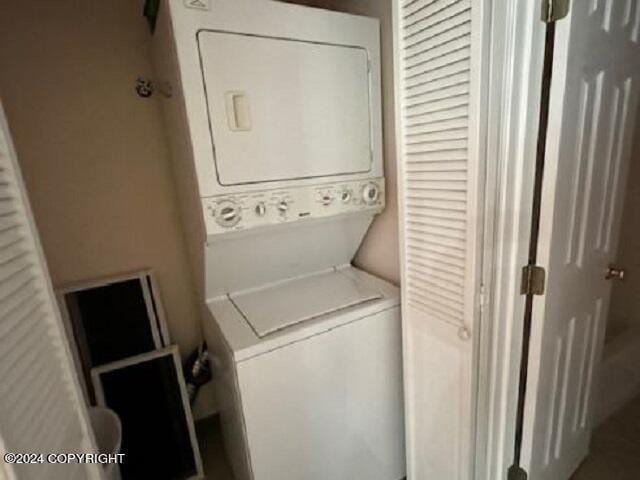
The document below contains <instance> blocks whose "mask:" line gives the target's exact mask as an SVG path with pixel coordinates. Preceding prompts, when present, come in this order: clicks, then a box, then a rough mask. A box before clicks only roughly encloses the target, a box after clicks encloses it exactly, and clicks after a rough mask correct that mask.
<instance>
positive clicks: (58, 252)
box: [0, 0, 201, 355]
mask: <svg viewBox="0 0 640 480" xmlns="http://www.w3.org/2000/svg"><path fill="white" fill-rule="evenodd" d="M0 65H1V67H0V96H1V97H2V100H3V102H4V104H5V108H6V110H7V116H8V118H9V123H10V125H11V129H12V134H13V137H14V141H15V143H16V148H17V151H18V157H19V161H20V165H21V168H22V171H23V174H24V178H25V183H26V186H27V189H28V192H29V196H30V200H31V204H32V208H33V211H34V215H35V219H36V224H37V226H38V229H39V232H40V236H41V238H42V243H43V247H44V251H45V254H46V257H47V261H48V265H49V269H50V273H51V276H52V278H53V281H54V284H55V285H61V284H65V283H68V282H72V281H77V280H82V279H87V278H95V277H103V276H108V275H111V274H114V273H119V272H126V271H131V270H135V269H138V268H141V267H150V268H153V269H154V270H155V272H156V273H157V278H158V281H159V284H160V289H161V293H162V299H163V303H164V306H165V309H166V313H167V320H168V324H169V329H170V333H171V337H172V340H173V341H174V342H175V343H178V345H179V346H180V347H181V352H182V354H183V355H185V354H186V353H188V351H189V350H191V349H192V348H194V347H195V346H196V344H197V342H198V341H199V339H200V337H201V333H200V325H199V320H198V315H199V310H198V308H197V303H196V298H195V294H194V291H193V288H192V282H191V278H190V273H189V271H188V263H187V259H186V256H185V253H184V250H185V249H184V244H183V238H182V231H181V227H180V219H179V217H178V212H177V207H176V199H175V193H174V186H173V181H172V177H171V173H170V164H169V156H168V150H167V146H166V144H165V139H164V132H163V125H162V120H161V115H160V107H159V104H158V103H159V102H158V98H154V97H151V98H149V99H142V98H140V97H138V96H137V95H136V93H135V90H134V82H135V79H136V77H137V76H138V75H151V68H152V67H151V55H150V36H149V32H148V28H147V25H146V23H145V20H144V18H143V17H142V16H141V10H140V4H139V2H137V1H131V0H114V1H109V2H103V1H98V0H91V1H85V2H72V1H69V0H64V1H56V2H51V1H48V0H36V1H30V2H5V3H4V4H3V6H2V15H0Z"/></svg>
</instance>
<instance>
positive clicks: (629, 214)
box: [607, 112, 640, 336]
mask: <svg viewBox="0 0 640 480" xmlns="http://www.w3.org/2000/svg"><path fill="white" fill-rule="evenodd" d="M639 114H640V112H639ZM636 125H637V127H636V142H635V148H634V153H633V155H632V158H631V166H630V169H629V175H628V176H627V191H626V194H625V203H624V213H623V215H622V230H621V235H620V243H619V246H618V256H617V260H616V263H617V264H618V265H620V266H622V267H623V268H625V269H626V271H627V278H626V280H625V281H624V282H616V283H615V284H614V287H613V296H612V298H611V308H610V315H609V325H608V329H609V331H608V332H607V333H608V335H609V336H615V334H616V333H617V332H621V331H623V330H624V329H625V328H626V327H629V326H633V327H640V115H638V122H637V124H636Z"/></svg>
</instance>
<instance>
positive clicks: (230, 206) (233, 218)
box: [216, 200, 242, 228]
mask: <svg viewBox="0 0 640 480" xmlns="http://www.w3.org/2000/svg"><path fill="white" fill-rule="evenodd" d="M241 219H242V211H241V209H240V207H239V206H238V205H237V204H236V203H235V202H234V201H233V200H223V201H221V202H219V203H218V205H217V207H216V222H218V225H220V226H221V227H225V228H231V227H233V226H235V225H237V224H238V222H239V221H240V220H241Z"/></svg>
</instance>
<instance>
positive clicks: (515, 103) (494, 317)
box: [475, 0, 546, 480]
mask: <svg viewBox="0 0 640 480" xmlns="http://www.w3.org/2000/svg"><path fill="white" fill-rule="evenodd" d="M545 31H546V24H545V23H544V22H543V21H542V20H541V2H531V1H530V0H494V2H493V9H492V15H491V32H490V36H491V43H490V45H491V47H490V53H489V54H490V57H491V61H490V65H491V67H490V72H489V75H490V82H489V84H490V91H489V97H488V101H487V105H488V110H489V111H488V122H487V152H486V159H487V165H486V172H487V175H486V184H485V189H486V192H487V194H486V196H485V205H484V214H485V219H484V248H483V255H482V285H481V311H482V321H481V323H480V340H479V351H478V372H477V375H478V392H477V400H478V401H477V417H476V418H477V425H476V461H475V465H476V468H475V478H476V479H478V480H480V479H487V480H489V479H491V480H494V479H506V478H507V471H508V469H509V467H510V466H511V465H512V464H513V456H514V446H515V445H514V444H515V431H516V409H517V402H518V394H519V388H518V387H519V376H520V360H521V351H522V337H523V323H524V322H523V320H524V314H525V298H526V297H525V296H523V295H521V293H520V282H521V269H522V267H524V266H525V265H527V263H528V254H529V242H530V236H531V216H532V210H533V198H534V183H535V169H536V147H537V142H538V123H539V114H540V104H541V88H542V71H543V63H544V50H545V48H544V45H545Z"/></svg>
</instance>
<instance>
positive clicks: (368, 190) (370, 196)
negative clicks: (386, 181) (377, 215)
mask: <svg viewBox="0 0 640 480" xmlns="http://www.w3.org/2000/svg"><path fill="white" fill-rule="evenodd" d="M379 198H380V187H378V185H376V184H375V183H367V184H366V185H365V186H364V187H362V200H363V201H364V203H366V204H367V205H373V204H374V203H376V202H377V201H378V199H379Z"/></svg>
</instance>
